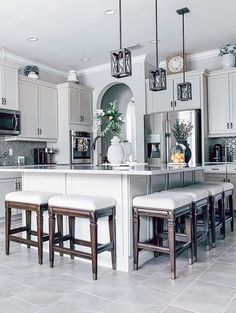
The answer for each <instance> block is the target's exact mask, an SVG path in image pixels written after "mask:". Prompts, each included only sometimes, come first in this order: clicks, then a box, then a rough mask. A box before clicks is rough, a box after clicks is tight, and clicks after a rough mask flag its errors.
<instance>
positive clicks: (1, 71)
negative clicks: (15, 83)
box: [0, 65, 6, 109]
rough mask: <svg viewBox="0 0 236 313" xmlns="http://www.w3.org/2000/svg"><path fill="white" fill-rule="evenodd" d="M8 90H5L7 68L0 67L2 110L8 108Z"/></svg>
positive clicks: (0, 100) (0, 105) (0, 102)
mask: <svg viewBox="0 0 236 313" xmlns="http://www.w3.org/2000/svg"><path fill="white" fill-rule="evenodd" d="M5 97H6V88H5V66H4V65H0V108H1V109H4V108H6V104H5Z"/></svg>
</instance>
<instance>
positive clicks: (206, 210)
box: [202, 205, 210, 251]
mask: <svg viewBox="0 0 236 313" xmlns="http://www.w3.org/2000/svg"><path fill="white" fill-rule="evenodd" d="M202 210H203V222H204V232H205V234H206V250H207V251H209V250H210V232H209V205H206V206H204V207H203V208H202Z"/></svg>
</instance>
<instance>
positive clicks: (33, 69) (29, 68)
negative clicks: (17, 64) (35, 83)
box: [24, 65, 39, 76]
mask: <svg viewBox="0 0 236 313" xmlns="http://www.w3.org/2000/svg"><path fill="white" fill-rule="evenodd" d="M30 72H34V73H35V74H36V75H38V74H39V68H38V66H36V65H27V66H26V67H25V68H24V74H25V75H26V76H28V75H29V73H30Z"/></svg>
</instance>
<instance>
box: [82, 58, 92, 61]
mask: <svg viewBox="0 0 236 313" xmlns="http://www.w3.org/2000/svg"><path fill="white" fill-rule="evenodd" d="M89 60H90V58H82V59H80V61H83V62H88V61H89Z"/></svg>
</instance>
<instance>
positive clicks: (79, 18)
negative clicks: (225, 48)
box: [0, 0, 236, 71]
mask: <svg viewBox="0 0 236 313" xmlns="http://www.w3.org/2000/svg"><path fill="white" fill-rule="evenodd" d="M154 4H155V1H154V0H123V2H122V6H123V43H124V46H130V45H133V44H135V43H139V44H141V45H142V46H143V48H140V49H136V50H134V51H133V55H140V54H144V53H147V54H148V55H149V56H150V57H151V56H153V55H154V45H153V44H151V43H150V41H151V40H153V39H155V29H154V25H155V24H154V23H155V22H154ZM0 5H1V18H0V43H1V44H2V45H4V46H5V47H6V48H7V49H9V50H10V51H11V52H13V53H15V54H18V55H20V56H23V57H27V58H30V59H33V60H35V61H37V62H40V63H44V64H47V65H50V66H52V67H55V68H57V69H60V70H66V71H67V70H70V69H82V68H86V67H91V66H95V65H99V64H103V63H107V62H109V60H110V51H111V50H114V49H117V48H118V43H119V41H118V15H117V12H116V14H114V15H110V16H106V15H104V13H103V12H104V10H105V9H108V8H116V9H118V0H63V1H62V0H20V1H19V0H7V1H6V0H0ZM184 6H188V7H189V9H190V10H191V12H190V14H188V15H187V16H186V52H187V54H190V53H197V52H202V51H206V50H211V49H215V48H218V47H219V46H220V45H222V44H226V43H229V42H232V43H234V42H236V18H235V11H236V1H235V0H227V1H222V0H159V28H160V30H159V37H160V58H161V59H164V58H165V57H166V56H167V55H170V54H172V53H175V52H178V51H180V50H181V17H180V16H179V15H178V14H177V13H176V10H177V9H179V8H182V7H184ZM30 36H36V37H38V38H39V41H38V42H29V41H27V38H28V37H30ZM83 57H89V58H90V61H89V62H82V61H80V59H81V58H83Z"/></svg>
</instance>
